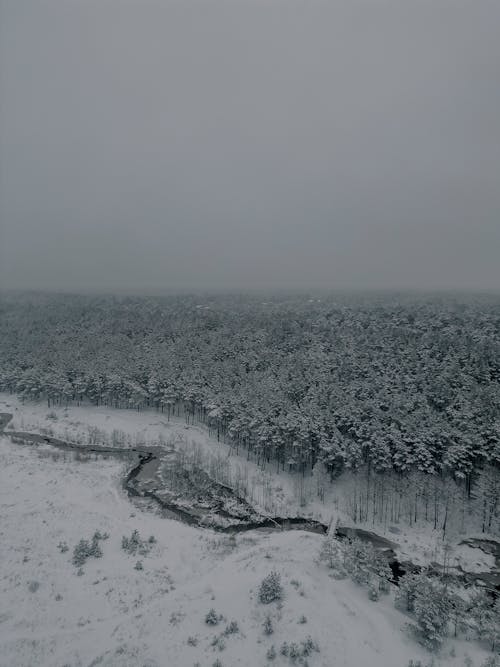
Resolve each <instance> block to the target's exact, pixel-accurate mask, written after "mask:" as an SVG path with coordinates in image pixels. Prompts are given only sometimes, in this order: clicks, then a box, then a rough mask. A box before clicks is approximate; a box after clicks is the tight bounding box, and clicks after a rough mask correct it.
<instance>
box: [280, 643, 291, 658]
mask: <svg viewBox="0 0 500 667" xmlns="http://www.w3.org/2000/svg"><path fill="white" fill-rule="evenodd" d="M289 650H290V649H289V647H288V644H287V642H283V644H281V647H280V653H281V655H284V656H285V657H286V656H287V655H288V653H289Z"/></svg>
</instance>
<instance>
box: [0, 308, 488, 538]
mask: <svg viewBox="0 0 500 667" xmlns="http://www.w3.org/2000/svg"><path fill="white" fill-rule="evenodd" d="M0 307H1V312H0V389H1V390H3V391H7V392H11V393H16V394H17V395H18V396H19V397H21V398H23V399H29V400H46V401H47V406H48V407H50V406H52V405H76V404H80V403H82V402H90V403H92V404H94V405H105V406H110V407H117V408H125V407H127V408H131V407H133V408H136V409H137V410H142V409H146V408H154V409H156V410H159V411H162V412H163V413H164V414H165V415H166V416H167V417H169V416H170V415H172V414H175V415H176V416H179V415H181V416H183V417H184V418H185V420H186V421H187V422H188V423H194V422H201V423H203V424H205V425H206V426H207V427H208V428H209V429H210V432H211V433H212V434H214V435H216V437H217V439H219V440H224V441H225V442H227V443H229V444H230V445H231V446H232V447H233V448H234V449H235V450H236V451H238V452H239V453H241V452H245V453H246V456H247V458H248V459H251V460H253V461H254V462H256V463H257V464H258V465H261V466H263V467H266V468H268V469H270V470H272V469H274V470H276V471H280V470H285V471H288V472H293V473H295V474H296V475H297V476H309V475H311V474H312V475H313V476H314V478H315V479H316V480H317V493H318V496H319V497H324V494H325V488H328V485H329V484H330V483H331V482H333V483H335V480H337V479H338V478H339V477H342V475H343V474H349V475H350V476H351V479H352V480H353V481H354V484H353V485H351V496H350V497H349V499H348V500H347V501H346V502H347V505H348V507H349V510H350V515H351V518H352V520H353V521H355V522H372V523H374V524H375V523H385V524H387V522H388V521H392V522H394V521H397V522H399V521H402V522H405V523H407V524H409V525H412V523H418V522H420V521H424V522H426V523H428V524H430V525H432V527H433V528H435V529H438V528H439V529H440V530H443V534H444V533H445V531H446V528H447V522H448V521H450V520H453V521H455V522H456V523H457V522H458V524H459V527H461V529H462V531H463V529H464V525H465V522H466V520H467V516H468V515H470V514H471V513H472V514H473V515H474V521H475V527H476V529H477V530H481V531H483V532H488V533H497V534H498V532H499V529H500V524H499V510H500V508H499V502H498V498H499V492H500V302H499V301H498V299H497V298H494V297H477V298H473V297H469V298H467V297H450V296H446V297H445V296H443V297H436V296H434V297H432V298H431V297H428V298H426V297H423V296H418V297H417V296H414V297H409V296H398V295H381V296H373V295H372V296H365V297H363V296H352V295H350V296H348V295H346V296H339V295H335V296H329V297H328V296H324V295H323V296H321V297H316V296H314V297H304V296H286V297H284V296H280V297H274V298H269V297H266V299H265V300H264V298H263V297H260V296H217V297H208V296H197V297H193V296H171V297H157V298H143V297H111V296H110V297H104V296H99V297H91V296H61V295H44V296H41V295H24V296H23V297H22V298H19V296H18V295H16V296H6V297H5V298H4V299H3V300H2V303H1V306H0Z"/></svg>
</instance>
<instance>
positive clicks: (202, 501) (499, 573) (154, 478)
mask: <svg viewBox="0 0 500 667" xmlns="http://www.w3.org/2000/svg"><path fill="white" fill-rule="evenodd" d="M12 416H13V415H12V414H10V413H0V435H2V434H3V435H4V436H7V437H8V438H10V439H11V440H12V442H14V443H16V444H21V445H31V446H33V445H35V446H38V445H50V446H51V447H55V448H57V449H60V450H66V451H74V452H79V453H80V454H83V455H88V454H94V455H96V456H99V455H100V456H106V457H108V456H114V457H117V458H120V459H125V460H128V461H130V462H131V467H130V469H129V471H128V472H127V474H126V475H125V477H124V479H123V481H122V486H123V488H124V490H125V491H126V492H127V494H128V496H129V497H130V498H131V499H145V500H148V501H151V502H154V503H155V504H156V505H157V506H158V507H159V508H160V510H161V512H162V515H163V516H165V517H167V518H171V519H176V520H178V521H182V522H183V523H186V524H188V525H191V526H197V527H200V528H211V529H212V530H216V531H219V532H222V533H230V534H232V533H233V534H234V533H240V532H244V531H250V530H261V531H282V530H306V531H309V532H313V533H320V534H326V533H327V531H328V526H327V525H326V524H324V523H321V522H320V521H315V520H313V519H306V518H304V517H279V516H274V517H270V516H265V515H262V514H260V513H259V512H257V511H256V509H255V508H254V507H252V505H250V503H248V502H247V501H246V500H245V499H244V498H241V497H239V496H237V494H236V493H235V492H234V490H233V489H231V488H230V487H227V486H224V485H223V484H218V483H215V482H213V481H212V480H210V478H209V477H208V475H206V479H205V480H203V481H204V482H205V484H204V489H203V491H199V489H196V488H192V487H193V481H192V480H191V479H190V477H189V475H186V480H185V484H186V485H187V486H188V488H190V490H191V492H190V493H186V494H184V497H183V495H182V494H179V493H174V492H173V491H172V489H169V485H168V480H166V478H165V468H167V469H168V463H169V459H172V457H175V456H176V452H175V450H172V449H171V450H168V449H165V448H163V447H154V446H149V447H130V448H122V447H104V446H101V445H81V444H77V443H72V442H66V441H64V440H60V439H59V438H55V437H53V436H46V435H41V434H38V433H26V432H23V431H10V430H5V429H6V426H7V425H8V424H9V422H10V421H11V419H12ZM176 475H177V476H178V475H179V471H178V470H176ZM336 536H337V537H338V538H339V539H349V538H352V537H356V538H358V539H360V540H362V541H366V542H369V543H371V544H372V545H373V546H374V548H375V549H377V550H378V551H381V552H383V553H384V554H385V555H386V557H387V560H388V562H389V565H390V567H391V569H392V572H393V575H394V580H395V581H397V580H398V579H399V577H400V576H402V575H403V574H405V573H406V572H408V571H410V572H417V571H419V570H420V567H419V566H417V565H414V564H413V563H411V562H405V563H400V562H399V561H398V560H397V558H396V552H395V550H396V549H397V547H398V545H397V544H395V543H394V542H391V541H390V540H388V539H386V538H385V537H382V536H380V535H377V534H376V533H373V532H371V531H368V530H364V529H362V528H352V527H343V526H339V527H337V529H336ZM461 544H465V545H467V546H470V547H473V548H477V549H480V550H482V551H483V552H484V553H488V554H492V555H494V556H495V567H494V568H493V569H492V570H491V571H490V572H479V573H470V572H466V571H464V570H462V569H461V568H457V569H456V572H455V573H454V574H455V575H456V576H457V577H458V578H460V579H461V580H463V581H465V582H466V583H473V582H474V581H477V580H480V581H482V583H483V584H484V585H486V586H487V587H488V588H490V589H496V590H497V591H500V543H499V542H495V541H492V540H481V539H475V538H469V539H466V540H464V541H462V542H461ZM435 570H436V572H438V569H437V568H435Z"/></svg>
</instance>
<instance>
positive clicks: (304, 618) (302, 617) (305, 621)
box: [299, 614, 307, 624]
mask: <svg viewBox="0 0 500 667" xmlns="http://www.w3.org/2000/svg"><path fill="white" fill-rule="evenodd" d="M299 623H301V624H304V623H307V618H306V617H305V616H304V614H302V616H301V617H300V618H299Z"/></svg>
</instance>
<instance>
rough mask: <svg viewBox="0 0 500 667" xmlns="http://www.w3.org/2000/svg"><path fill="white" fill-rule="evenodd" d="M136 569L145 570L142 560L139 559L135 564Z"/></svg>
mask: <svg viewBox="0 0 500 667" xmlns="http://www.w3.org/2000/svg"><path fill="white" fill-rule="evenodd" d="M134 570H144V567H143V565H142V561H140V560H138V561H137V563H136V564H135V565H134Z"/></svg>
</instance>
